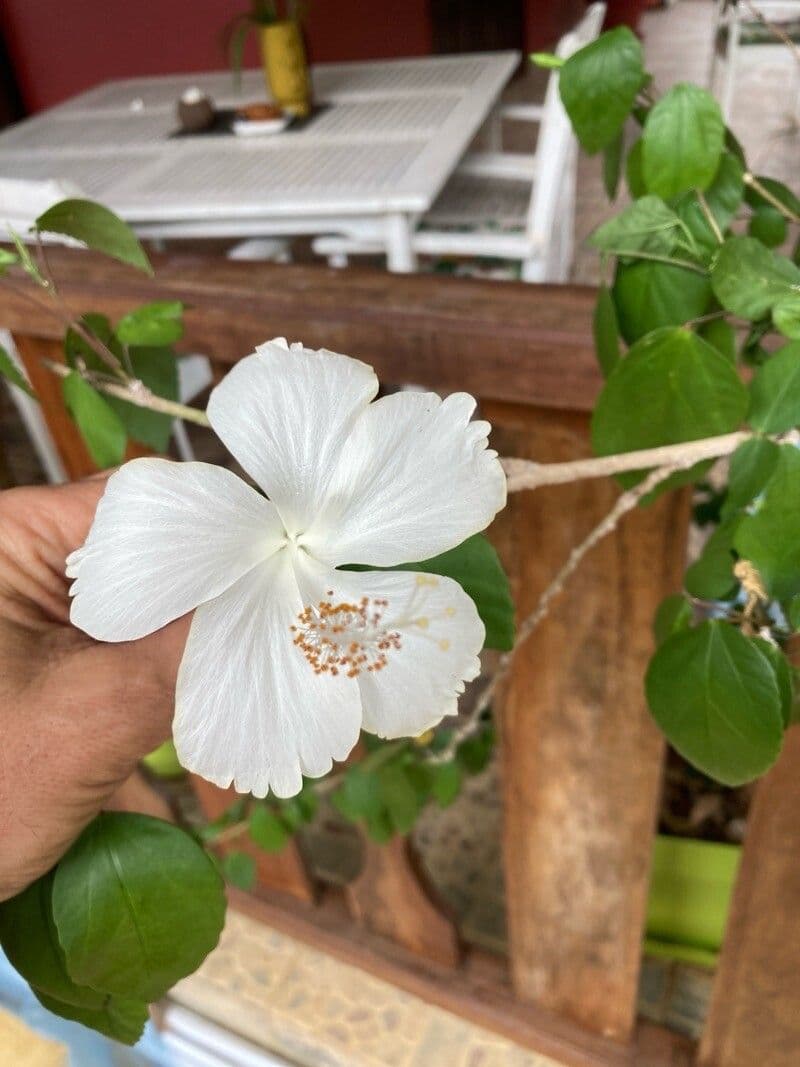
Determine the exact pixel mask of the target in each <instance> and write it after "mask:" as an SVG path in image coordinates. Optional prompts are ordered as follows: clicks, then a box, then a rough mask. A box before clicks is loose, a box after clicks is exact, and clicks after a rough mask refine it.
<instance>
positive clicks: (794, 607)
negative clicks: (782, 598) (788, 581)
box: [788, 594, 800, 631]
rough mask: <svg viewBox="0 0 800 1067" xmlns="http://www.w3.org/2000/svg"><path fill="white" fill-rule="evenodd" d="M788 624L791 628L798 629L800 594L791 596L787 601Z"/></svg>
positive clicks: (799, 623) (799, 628)
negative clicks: (789, 600) (788, 601)
mask: <svg viewBox="0 0 800 1067" xmlns="http://www.w3.org/2000/svg"><path fill="white" fill-rule="evenodd" d="M788 618H789V625H790V626H791V627H792V629H793V630H795V631H797V630H800V594H798V595H797V596H793V597H792V599H791V602H790V603H789V611H788Z"/></svg>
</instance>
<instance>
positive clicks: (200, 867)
mask: <svg viewBox="0 0 800 1067" xmlns="http://www.w3.org/2000/svg"><path fill="white" fill-rule="evenodd" d="M52 900H53V916H54V919H55V923H56V927H57V929H58V937H59V941H60V943H61V946H62V948H63V950H64V955H65V958H66V966H67V971H68V973H69V975H70V977H71V978H72V979H73V981H75V982H78V983H80V984H81V985H88V986H90V987H91V988H93V989H97V990H100V991H102V992H104V993H110V994H112V995H116V996H119V997H123V998H126V999H131V998H133V999H140V1000H142V1001H153V1000H158V999H159V998H160V997H162V996H163V995H164V994H165V993H166V992H167V990H168V989H169V988H170V987H171V986H173V985H174V984H175V982H177V981H179V979H181V978H184V977H185V976H186V975H187V974H191V973H192V971H194V970H195V969H196V968H197V967H198V966H199V965H200V963H201V962H202V961H203V959H204V958H205V957H206V956H207V955H208V953H209V952H210V951H211V949H212V948H214V946H215V945H216V943H217V940H218V939H219V935H220V931H221V930H222V924H223V920H224V916H225V895H224V892H223V887H222V880H221V878H220V877H219V874H218V873H217V870H216V868H215V866H214V864H213V863H212V861H211V859H210V858H209V857H208V855H207V854H206V853H205V852H204V851H203V849H202V848H201V847H200V846H199V845H198V844H197V843H196V842H195V841H194V840H193V839H192V838H191V837H190V836H189V835H188V834H186V833H185V832H184V831H183V830H180V829H178V828H177V827H175V826H173V825H171V824H170V823H166V822H162V821H161V820H159V819H153V818H150V817H149V816H147V815H134V814H131V813H127V812H125V813H123V812H105V813H103V814H101V815H99V816H98V817H97V818H96V819H95V820H94V821H93V822H92V823H90V824H89V826H88V827H87V828H86V830H84V832H83V833H82V834H81V836H80V837H79V838H78V840H77V841H76V842H75V844H74V845H73V846H72V848H71V849H70V850H69V852H68V853H67V854H66V856H64V858H63V859H62V860H61V861H60V863H59V864H58V867H57V869H56V873H55V879H54V882H53V897H52Z"/></svg>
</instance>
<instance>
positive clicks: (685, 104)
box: [642, 82, 725, 200]
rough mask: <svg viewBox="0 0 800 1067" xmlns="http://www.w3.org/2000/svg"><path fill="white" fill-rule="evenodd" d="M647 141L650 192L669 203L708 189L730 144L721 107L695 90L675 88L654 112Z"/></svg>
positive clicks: (644, 171)
mask: <svg viewBox="0 0 800 1067" xmlns="http://www.w3.org/2000/svg"><path fill="white" fill-rule="evenodd" d="M642 141H643V155H642V174H643V176H644V181H645V185H646V186H647V188H648V190H649V191H650V192H651V193H655V194H656V196H661V197H663V198H664V199H665V200H666V199H669V198H670V197H672V196H678V194H679V193H683V192H685V191H686V190H687V189H706V188H707V187H708V186H709V185H710V184H711V183H712V181H713V180H714V175H715V174H716V173H717V168H718V167H719V163H720V158H721V156H722V149H723V147H724V144H725V123H724V121H723V118H722V112H721V111H720V109H719V104H718V103H717V102H716V100H715V99H714V97H713V96H712V95H711V93H709V92H707V91H706V90H705V89H700V88H698V87H697V86H696V85H690V84H689V83H687V82H680V83H679V84H677V85H673V87H672V88H671V89H670V90H669V91H668V92H667V93H665V94H664V96H662V97H661V99H660V100H659V101H658V102H657V103H656V104H655V105H654V106H653V107H652V108H651V110H650V113H649V114H648V116H647V119H646V121H645V124H644V132H643V133H642Z"/></svg>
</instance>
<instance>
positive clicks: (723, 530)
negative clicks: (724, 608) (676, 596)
mask: <svg viewBox="0 0 800 1067" xmlns="http://www.w3.org/2000/svg"><path fill="white" fill-rule="evenodd" d="M741 518H742V517H741V515H738V514H734V515H731V516H730V517H729V518H727V519H725V520H724V521H723V522H721V523H720V525H719V526H718V527H717V528H716V530H714V532H713V533H712V534H711V536H710V537H709V539H708V540H707V541H706V543H705V545H704V546H703V550H702V552H701V553H700V555H699V556H698V557H697V559H696V560H695V561H694V563H692V564H691V566H690V567H688V568H687V571H686V575H685V577H684V580H683V584H684V588H685V589H686V592H687V593H688V594H689V595H690V596H693V597H697V599H698V600H732V599H733V597H735V596H736V593H737V591H738V588H739V583H738V582H737V580H736V578H735V577H734V574H733V565H734V563H735V562H736V558H735V555H734V548H733V539H734V537H735V536H736V531H737V530H738V528H739V524H740V522H741Z"/></svg>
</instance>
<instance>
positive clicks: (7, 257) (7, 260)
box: [0, 248, 19, 275]
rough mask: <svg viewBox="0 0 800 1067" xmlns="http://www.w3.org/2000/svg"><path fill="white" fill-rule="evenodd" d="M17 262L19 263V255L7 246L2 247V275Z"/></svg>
mask: <svg viewBox="0 0 800 1067" xmlns="http://www.w3.org/2000/svg"><path fill="white" fill-rule="evenodd" d="M15 263H19V256H16V255H14V253H13V252H9V251H8V249H6V248H0V275H3V274H5V272H6V271H7V270H8V268H9V267H13V266H14V264H15Z"/></svg>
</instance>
